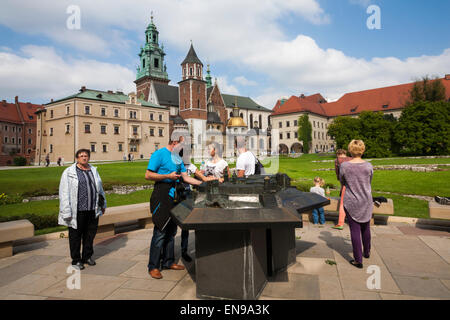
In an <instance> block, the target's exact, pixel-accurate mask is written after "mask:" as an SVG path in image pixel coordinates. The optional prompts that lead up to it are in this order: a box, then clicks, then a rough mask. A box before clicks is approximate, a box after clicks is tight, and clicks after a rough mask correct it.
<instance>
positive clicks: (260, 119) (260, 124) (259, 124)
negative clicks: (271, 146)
mask: <svg viewBox="0 0 450 320" xmlns="http://www.w3.org/2000/svg"><path fill="white" fill-rule="evenodd" d="M258 119H259V122H258V127H259V128H260V129H262V115H259V117H258Z"/></svg>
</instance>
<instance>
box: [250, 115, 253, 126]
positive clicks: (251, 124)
mask: <svg viewBox="0 0 450 320" xmlns="http://www.w3.org/2000/svg"><path fill="white" fill-rule="evenodd" d="M252 128H253V115H252V114H250V129H252Z"/></svg>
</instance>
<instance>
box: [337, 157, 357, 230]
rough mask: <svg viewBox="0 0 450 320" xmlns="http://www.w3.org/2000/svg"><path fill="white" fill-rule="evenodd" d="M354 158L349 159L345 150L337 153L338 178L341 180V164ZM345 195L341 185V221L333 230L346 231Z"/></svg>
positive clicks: (343, 187) (339, 220)
mask: <svg viewBox="0 0 450 320" xmlns="http://www.w3.org/2000/svg"><path fill="white" fill-rule="evenodd" d="M352 159H353V158H351V157H347V151H345V150H344V149H339V150H337V151H336V160H335V162H334V169H335V171H336V177H337V179H338V180H339V169H340V167H341V164H342V163H343V162H346V161H350V160H352ZM344 194H345V186H343V185H342V184H341V192H340V194H339V195H340V197H341V200H340V201H339V219H338V223H337V225H335V226H334V227H332V228H333V229H338V230H342V229H344V222H345V211H344Z"/></svg>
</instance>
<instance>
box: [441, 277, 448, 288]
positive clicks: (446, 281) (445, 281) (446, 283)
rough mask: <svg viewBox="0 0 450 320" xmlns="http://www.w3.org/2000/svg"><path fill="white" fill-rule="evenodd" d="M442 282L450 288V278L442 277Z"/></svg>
mask: <svg viewBox="0 0 450 320" xmlns="http://www.w3.org/2000/svg"><path fill="white" fill-rule="evenodd" d="M441 282H442V283H443V284H444V286H446V287H447V289H448V290H450V280H446V279H441Z"/></svg>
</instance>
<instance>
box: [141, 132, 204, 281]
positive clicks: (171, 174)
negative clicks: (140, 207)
mask: <svg viewBox="0 0 450 320" xmlns="http://www.w3.org/2000/svg"><path fill="white" fill-rule="evenodd" d="M177 144H178V140H176V141H175V139H174V138H170V139H169V144H168V145H167V147H165V148H162V149H158V150H157V151H155V152H154V153H153V154H152V156H151V157H150V160H149V162H148V166H147V171H146V173H145V179H146V180H152V181H155V186H154V189H153V192H152V195H151V198H150V212H151V213H152V218H153V223H154V225H155V226H154V228H153V236H152V240H151V244H150V252H149V262H148V272H149V274H150V276H151V277H152V278H155V279H161V278H162V275H161V272H160V269H172V270H184V269H185V268H184V266H181V265H178V264H176V263H175V252H174V237H175V235H176V233H177V225H176V224H175V222H174V221H173V219H172V217H171V214H170V211H171V210H172V208H173V207H174V206H175V205H176V203H177V202H178V201H179V198H178V196H177V195H178V192H176V190H177V189H178V188H177V186H178V184H179V183H181V182H180V178H181V179H183V181H184V182H187V183H190V184H193V185H200V184H201V182H200V181H198V180H196V179H194V178H192V177H189V176H188V175H187V172H186V168H185V167H184V164H183V161H177V159H179V155H178V154H177V153H175V152H174V148H175V146H176V145H177ZM180 160H181V159H180ZM176 161H177V163H176ZM161 260H162V266H161Z"/></svg>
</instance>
